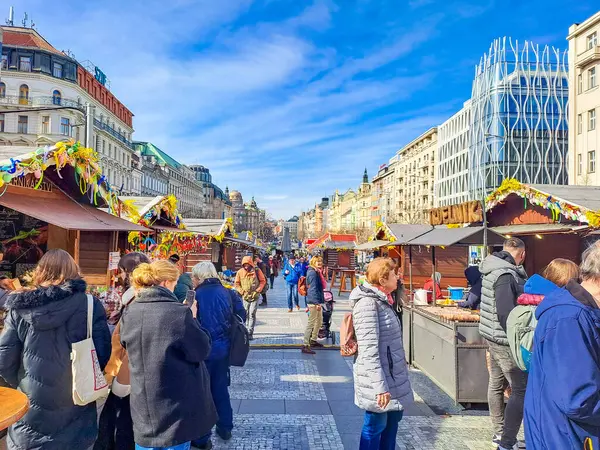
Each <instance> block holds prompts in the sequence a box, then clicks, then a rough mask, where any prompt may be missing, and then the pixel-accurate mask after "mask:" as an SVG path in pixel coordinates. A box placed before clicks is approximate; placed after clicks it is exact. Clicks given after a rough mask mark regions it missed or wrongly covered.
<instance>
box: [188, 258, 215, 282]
mask: <svg viewBox="0 0 600 450" xmlns="http://www.w3.org/2000/svg"><path fill="white" fill-rule="evenodd" d="M192 277H194V278H195V279H196V280H198V285H200V284H202V283H204V281H206V280H208V279H209V278H219V274H218V273H217V269H216V268H215V265H214V264H213V263H211V262H210V261H201V262H199V263H198V264H196V265H195V266H194V267H193V268H192Z"/></svg>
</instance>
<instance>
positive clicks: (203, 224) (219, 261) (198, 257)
mask: <svg viewBox="0 0 600 450" xmlns="http://www.w3.org/2000/svg"><path fill="white" fill-rule="evenodd" d="M184 223H185V225H186V227H187V229H188V230H189V231H191V232H194V233H197V234H198V235H200V236H203V237H204V238H205V241H206V246H205V247H200V248H198V249H196V250H195V251H192V252H190V253H189V254H188V255H187V256H186V258H185V265H186V267H187V268H188V270H191V268H192V267H194V265H196V264H197V263H199V262H200V261H211V262H212V263H213V264H214V265H215V267H216V269H217V272H222V271H223V267H227V266H228V261H227V257H226V248H227V247H226V241H224V239H225V238H226V237H228V238H229V237H233V236H234V235H235V231H234V228H233V220H232V219H231V218H228V219H184Z"/></svg>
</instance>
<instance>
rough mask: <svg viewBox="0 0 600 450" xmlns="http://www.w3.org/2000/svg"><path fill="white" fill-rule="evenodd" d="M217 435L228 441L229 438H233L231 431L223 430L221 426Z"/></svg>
mask: <svg viewBox="0 0 600 450" xmlns="http://www.w3.org/2000/svg"><path fill="white" fill-rule="evenodd" d="M217 435H218V436H219V437H220V438H221V439H223V440H224V441H228V440H229V439H231V431H227V430H221V429H220V428H217Z"/></svg>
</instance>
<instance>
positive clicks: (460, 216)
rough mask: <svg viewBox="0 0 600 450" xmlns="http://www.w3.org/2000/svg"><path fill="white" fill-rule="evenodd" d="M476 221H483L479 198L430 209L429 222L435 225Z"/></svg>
mask: <svg viewBox="0 0 600 450" xmlns="http://www.w3.org/2000/svg"><path fill="white" fill-rule="evenodd" d="M476 222H483V214H482V212H481V203H480V202H478V201H477V200H475V201H471V202H465V203H461V204H459V205H452V206H442V207H441V208H433V209H431V210H429V223H430V224H431V225H434V226H435V225H451V224H461V223H476Z"/></svg>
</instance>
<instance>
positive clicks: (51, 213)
mask: <svg viewBox="0 0 600 450" xmlns="http://www.w3.org/2000/svg"><path fill="white" fill-rule="evenodd" d="M27 191H28V190H25V189H23V188H19V187H17V186H11V189H9V190H7V191H6V192H5V193H4V194H3V195H2V196H0V205H2V206H4V207H6V208H10V209H13V210H15V211H18V212H20V213H21V214H25V215H27V216H30V217H34V218H36V219H38V220H43V221H44V222H47V223H50V224H52V225H56V226H58V227H61V228H64V229H66V230H81V231H149V230H148V229H147V228H145V227H143V226H141V225H137V224H134V223H131V222H129V221H127V220H123V219H120V218H118V217H115V216H113V215H111V214H108V213H106V212H104V211H101V210H99V209H97V208H94V207H92V206H90V205H86V204H81V203H78V202H76V201H75V200H73V199H71V198H70V197H68V196H67V195H65V194H63V193H62V192H60V191H58V190H57V191H54V192H44V191H35V194H36V195H35V196H33V195H27Z"/></svg>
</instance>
